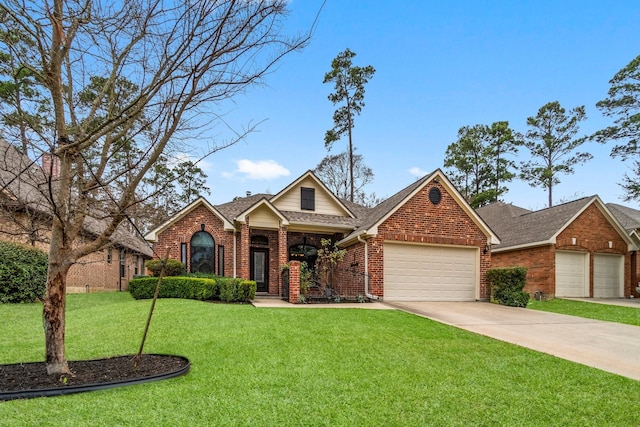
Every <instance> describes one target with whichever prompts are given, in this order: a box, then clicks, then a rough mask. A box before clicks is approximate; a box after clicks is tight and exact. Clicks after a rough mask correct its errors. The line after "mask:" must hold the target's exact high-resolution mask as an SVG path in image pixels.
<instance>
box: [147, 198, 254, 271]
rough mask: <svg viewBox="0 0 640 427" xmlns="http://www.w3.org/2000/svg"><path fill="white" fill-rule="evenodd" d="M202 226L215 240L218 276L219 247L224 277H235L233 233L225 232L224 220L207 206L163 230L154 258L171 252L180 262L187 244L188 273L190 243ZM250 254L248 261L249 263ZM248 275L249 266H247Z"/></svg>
mask: <svg viewBox="0 0 640 427" xmlns="http://www.w3.org/2000/svg"><path fill="white" fill-rule="evenodd" d="M202 224H204V231H206V232H207V233H209V234H210V235H211V237H213V240H214V257H215V263H214V269H215V273H216V274H218V270H219V269H218V247H219V246H224V252H225V256H224V258H225V259H224V275H225V276H232V275H233V232H229V231H224V226H223V222H222V220H220V218H218V217H217V216H216V215H214V214H213V213H212V212H211V211H210V210H209V209H207V208H206V207H205V206H202V205H201V206H198V207H197V208H195V209H194V210H193V211H191V212H189V213H188V214H187V215H185V216H184V217H183V218H181V219H180V220H179V221H176V222H175V223H173V224H171V225H170V226H169V227H167V228H166V229H165V230H163V231H162V232H161V233H160V234H159V235H158V236H157V240H156V242H155V243H154V244H153V249H154V252H155V254H154V256H155V257H156V258H161V257H164V256H165V255H166V254H167V249H168V250H169V258H172V259H177V260H179V261H180V259H181V254H180V246H181V244H182V243H186V244H187V263H186V264H187V271H188V270H189V260H190V257H191V253H190V250H191V248H190V242H191V237H192V236H193V235H194V234H195V233H197V232H198V231H202ZM248 256H249V255H248V254H247V255H246V259H247V261H248ZM246 271H247V273H248V271H249V270H248V266H247V270H246Z"/></svg>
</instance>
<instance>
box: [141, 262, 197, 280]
mask: <svg viewBox="0 0 640 427" xmlns="http://www.w3.org/2000/svg"><path fill="white" fill-rule="evenodd" d="M144 265H145V267H147V269H148V270H149V271H151V274H153V275H154V276H155V277H158V276H160V270H161V269H162V260H161V259H151V260H149V261H147V262H146V263H145V264H144ZM186 271H187V269H186V267H185V266H184V264H183V263H181V262H180V261H178V260H177V259H168V260H167V265H166V267H165V269H164V275H165V276H180V275H182V274H184V273H185V272H186Z"/></svg>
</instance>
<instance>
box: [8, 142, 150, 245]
mask: <svg viewBox="0 0 640 427" xmlns="http://www.w3.org/2000/svg"><path fill="white" fill-rule="evenodd" d="M48 184H49V180H48V175H47V173H46V172H45V171H44V169H43V168H42V167H41V166H40V165H38V164H37V163H36V161H34V160H31V159H30V158H29V157H28V156H27V155H24V154H22V153H20V152H19V151H18V149H17V148H16V147H14V146H13V145H12V144H10V143H9V142H7V141H6V140H4V139H3V138H0V190H1V193H2V194H0V197H2V198H3V199H4V201H8V202H9V204H10V205H11V207H12V208H16V209H28V210H30V211H32V212H37V213H38V214H40V215H42V216H43V218H47V219H50V218H51V216H52V209H51V205H50V203H49V201H48V199H47V198H46V197H44V195H43V193H42V191H43V190H42V186H44V185H48ZM4 201H3V207H5V208H9V204H7V203H4ZM93 213H94V215H86V216H85V219H84V223H83V224H82V231H83V232H84V233H86V234H88V235H94V236H97V235H99V234H101V233H102V232H103V231H104V230H105V229H106V228H107V226H108V224H107V219H106V218H98V216H99V214H97V212H96V211H94V212H93ZM110 240H111V242H112V244H114V245H116V246H120V247H124V248H127V249H129V250H132V251H135V252H138V253H139V254H142V255H145V256H148V257H151V256H152V255H153V250H152V249H151V248H150V247H149V245H148V244H147V242H145V241H144V240H143V239H141V238H139V237H138V236H137V235H135V234H133V233H131V232H129V231H128V230H127V228H126V226H125V224H124V223H121V224H120V225H119V226H118V228H116V230H115V231H114V232H113V234H112V235H111V238H110Z"/></svg>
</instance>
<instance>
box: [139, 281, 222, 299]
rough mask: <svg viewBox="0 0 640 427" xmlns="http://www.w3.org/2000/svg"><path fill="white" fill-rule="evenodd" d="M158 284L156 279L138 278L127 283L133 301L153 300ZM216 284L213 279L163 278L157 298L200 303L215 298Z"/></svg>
mask: <svg viewBox="0 0 640 427" xmlns="http://www.w3.org/2000/svg"><path fill="white" fill-rule="evenodd" d="M157 284H158V278H157V277H140V278H137V279H131V280H130V281H129V293H130V294H131V296H132V297H133V298H135V299H149V298H153V294H154V293H155V291H156V286H157ZM216 294H217V284H216V280H214V279H207V278H197V277H185V276H175V277H163V278H162V283H161V284H160V292H159V293H158V298H186V299H197V300H201V301H205V300H211V299H214V298H215V297H216Z"/></svg>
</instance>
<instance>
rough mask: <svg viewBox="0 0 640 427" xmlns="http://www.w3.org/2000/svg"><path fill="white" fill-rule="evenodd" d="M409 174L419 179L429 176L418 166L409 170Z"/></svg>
mask: <svg viewBox="0 0 640 427" xmlns="http://www.w3.org/2000/svg"><path fill="white" fill-rule="evenodd" d="M409 173H410V174H411V175H413V176H416V177H418V178H422V177H423V176H425V175H426V174H427V171H425V170H422V169H420V168H419V167H417V166H414V167H412V168H409Z"/></svg>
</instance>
